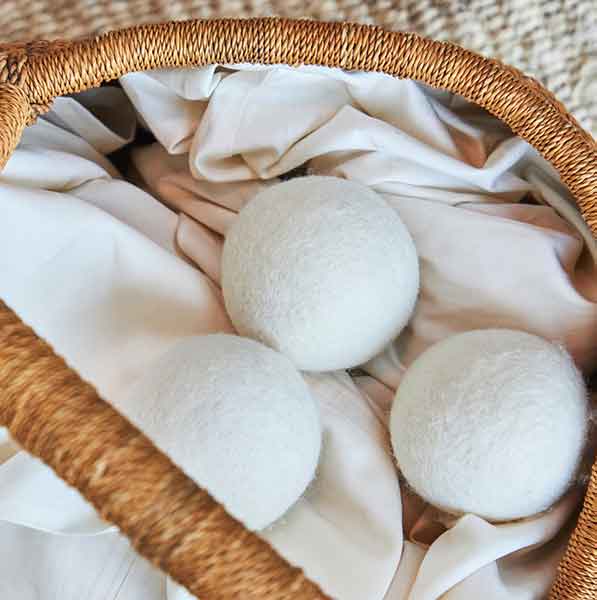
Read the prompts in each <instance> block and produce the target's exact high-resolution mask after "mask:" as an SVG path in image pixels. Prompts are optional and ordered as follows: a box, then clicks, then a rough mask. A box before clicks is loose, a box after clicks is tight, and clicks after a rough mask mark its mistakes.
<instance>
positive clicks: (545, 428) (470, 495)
mask: <svg viewBox="0 0 597 600" xmlns="http://www.w3.org/2000/svg"><path fill="white" fill-rule="evenodd" d="M588 416H589V415H588V399H587V391H586V389H585V385H584V383H583V380H582V377H581V375H580V374H579V372H578V371H577V369H576V367H575V366H574V363H573V362H572V359H571V358H570V356H569V355H568V354H567V352H566V351H565V350H564V349H562V348H561V347H560V346H557V345H555V344H552V343H551V342H548V341H546V340H544V339H542V338H539V337H536V336H534V335H530V334H527V333H523V332H519V331H510V330H505V329H502V330H499V329H493V330H485V331H470V332H467V333H462V334H459V335H455V336H453V337H450V338H448V339H446V340H444V341H442V342H440V343H438V344H436V345H435V346H432V347H431V348H430V349H428V350H427V351H426V352H425V353H423V354H422V355H421V356H420V357H419V358H418V359H417V360H416V361H415V362H414V363H413V364H412V365H411V367H410V368H409V369H408V370H407V371H406V373H405V375H404V378H403V379H402V382H401V384H400V387H399V388H398V392H397V394H396V399H395V401H394V405H393V407H392V414H391V422H390V429H391V434H392V444H393V447H394V452H395V455H396V459H397V462H398V465H399V467H400V469H401V471H402V473H403V475H404V477H405V478H406V480H407V481H408V483H409V484H410V485H411V486H412V488H413V489H414V490H415V491H416V492H417V493H418V494H419V495H420V496H422V497H423V498H424V499H425V500H427V501H428V502H429V503H431V504H433V505H435V506H437V507H439V508H441V509H443V510H446V511H448V512H451V513H456V514H463V513H474V514H477V515H479V516H481V517H484V518H486V519H488V520H490V521H504V520H510V519H517V518H521V517H527V516H530V515H533V514H536V513H539V512H541V511H543V510H545V509H547V508H549V507H550V506H551V505H552V504H554V503H555V502H556V501H557V500H558V499H559V498H560V497H561V496H562V495H563V494H564V493H565V492H566V490H567V489H568V487H569V486H570V484H571V483H572V481H573V480H574V478H575V476H576V473H577V469H578V467H579V463H580V460H581V456H582V454H583V449H584V446H585V439H586V436H587V427H588Z"/></svg>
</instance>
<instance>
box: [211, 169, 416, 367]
mask: <svg viewBox="0 0 597 600" xmlns="http://www.w3.org/2000/svg"><path fill="white" fill-rule="evenodd" d="M418 288H419V266H418V259H417V253H416V251H415V247H414V244H413V241H412V239H411V237H410V234H409V233H408V231H407V229H406V227H405V226H404V224H403V223H402V221H401V220H400V218H399V216H398V215H397V213H396V211H395V210H394V209H392V208H391V207H390V206H389V205H388V204H387V203H386V202H385V200H384V199H383V198H381V196H379V195H378V194H377V193H376V192H374V191H372V190H371V189H369V188H367V187H365V186H363V185H361V184H358V183H355V182H352V181H347V180H344V179H339V178H336V177H317V176H311V177H298V178H295V179H291V180H290V181H286V182H284V183H280V184H278V185H276V186H273V187H270V188H268V189H266V190H265V191H263V192H261V193H259V194H258V195H257V196H256V197H255V198H254V199H253V200H252V201H251V202H250V203H249V204H248V205H247V206H246V207H245V208H244V209H243V210H242V211H241V213H240V215H239V217H238V219H237V221H236V222H235V223H234V225H233V226H232V227H231V229H230V230H229V232H228V235H227V237H226V242H225V245H224V254H223V260H222V289H223V292H224V298H225V301H226V308H227V309H228V313H229V314H230V317H231V319H232V322H233V323H234V325H235V327H236V328H237V330H238V331H239V333H241V334H242V335H246V336H249V337H252V338H255V339H257V340H260V341H262V342H264V343H265V344H268V345H269V346H271V347H272V348H275V349H276V350H279V351H280V352H282V353H284V354H286V355H287V356H289V357H290V358H291V359H292V361H293V362H294V363H295V364H296V365H297V367H298V368H299V369H304V370H308V371H329V370H334V369H344V368H349V367H353V366H356V365H358V364H361V363H363V362H366V361H367V360H369V359H370V358H372V357H373V356H374V355H375V354H377V353H378V352H380V351H381V350H382V349H383V348H384V346H386V344H388V343H389V342H390V341H391V340H392V339H393V338H395V337H396V336H397V335H398V333H399V332H400V331H401V330H402V328H403V327H404V326H405V325H406V323H407V321H408V320H409V318H410V315H411V313H412V311H413V308H414V304H415V300H416V297H417V293H418Z"/></svg>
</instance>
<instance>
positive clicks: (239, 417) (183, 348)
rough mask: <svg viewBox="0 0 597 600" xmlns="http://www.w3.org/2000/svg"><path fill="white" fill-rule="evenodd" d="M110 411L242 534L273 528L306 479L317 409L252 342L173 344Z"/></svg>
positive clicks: (314, 447)
mask: <svg viewBox="0 0 597 600" xmlns="http://www.w3.org/2000/svg"><path fill="white" fill-rule="evenodd" d="M119 408H120V409H122V411H123V412H124V414H125V415H127V416H128V417H129V418H130V419H131V421H132V422H133V423H135V424H136V425H137V426H138V427H139V428H140V429H141V430H142V431H143V432H144V433H145V434H146V435H147V436H148V437H149V438H150V439H152V440H153V442H154V443H155V444H156V446H158V448H160V449H161V450H162V451H164V452H165V453H166V454H168V455H169V456H170V458H171V459H172V460H173V461H174V462H175V463H176V464H177V465H178V466H179V467H180V468H181V469H182V470H183V471H185V473H186V474H187V475H188V476H189V477H191V478H192V479H194V480H195V481H196V482H197V483H198V484H199V485H200V486H201V487H204V488H206V489H207V490H208V491H209V492H210V493H211V494H212V495H213V496H214V497H215V498H216V499H217V500H219V501H220V502H221V503H223V504H224V506H225V507H226V508H227V510H228V511H229V512H230V513H231V514H232V515H233V516H235V517H236V518H237V519H239V520H240V521H242V522H243V523H245V525H246V526H247V527H248V528H249V529H262V528H264V527H266V526H267V525H269V524H271V523H272V522H273V521H275V520H276V519H278V518H279V517H280V516H281V515H283V514H284V513H285V512H286V511H287V510H288V508H289V507H290V506H291V505H292V504H294V503H295V502H296V500H298V498H299V497H300V496H301V494H302V493H303V492H304V491H305V488H306V487H307V486H308V484H309V483H310V482H311V480H312V479H313V476H314V473H315V469H316V466H317V462H318V458H319V451H320V447H321V425H320V420H319V411H318V407H317V405H316V403H315V401H314V399H313V397H312V396H311V394H310V391H309V389H308V387H307V385H306V383H305V382H304V380H303V378H302V376H301V375H300V373H299V372H298V371H297V370H296V368H295V367H294V365H293V364H292V363H291V362H290V360H289V359H288V358H286V357H285V356H283V355H281V354H279V353H278V352H275V351H274V350H272V349H270V348H267V347H266V346H264V345H262V344H259V343H257V342H255V341H253V340H249V339H246V338H241V337H237V336H233V335H207V336H201V337H191V338H187V339H185V340H183V341H180V342H178V343H177V344H176V345H175V346H174V347H173V348H172V349H171V350H170V351H169V352H167V353H166V354H165V355H164V356H162V357H161V358H159V359H158V360H157V361H156V362H155V364H154V365H153V366H152V367H151V368H150V369H149V370H148V372H147V375H146V376H145V377H144V378H143V379H142V381H140V382H139V383H138V385H137V386H136V388H135V389H134V391H133V393H132V394H131V396H130V397H129V398H128V400H127V401H126V402H125V403H124V405H122V406H119Z"/></svg>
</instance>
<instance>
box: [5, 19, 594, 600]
mask: <svg viewBox="0 0 597 600" xmlns="http://www.w3.org/2000/svg"><path fill="white" fill-rule="evenodd" d="M246 62H250V63H266V64H276V63H286V64H290V65H297V64H301V63H307V64H316V65H325V66H328V67H341V68H344V69H358V70H368V71H383V72H385V73H388V74H390V75H394V76H398V77H407V78H412V79H416V80H419V81H422V82H425V83H427V84H430V85H432V86H436V87H439V88H443V89H446V90H449V91H451V92H454V93H457V94H460V95H461V96H463V97H465V98H466V99H468V100H470V101H472V102H475V103H477V104H479V105H480V106H482V107H484V108H486V109H487V110H489V111H490V112H491V113H493V114H494V115H496V116H497V117H499V118H500V119H502V120H503V121H504V122H505V123H506V124H507V125H509V126H510V127H511V128H512V130H513V131H514V132H515V133H517V134H518V135H520V136H521V137H522V138H524V139H525V140H527V141H528V142H529V143H531V144H532V145H533V146H535V148H537V150H538V151H539V152H540V153H541V154H542V155H543V156H544V157H545V158H546V159H547V160H548V161H550V162H551V163H552V164H553V166H554V167H555V168H556V169H557V170H558V172H559V173H560V176H561V178H562V180H563V181H564V183H566V184H567V185H568V187H569V189H570V190H571V192H572V194H573V195H574V196H575V198H576V201H577V203H578V206H579V208H580V210H581V212H582V214H583V216H584V218H585V220H586V221H587V223H588V224H589V226H590V227H591V229H592V231H593V233H594V234H595V235H597V144H596V143H595V141H594V140H593V139H592V138H591V137H590V136H589V135H588V134H587V133H585V132H584V131H583V130H582V129H581V128H580V127H579V125H578V124H577V123H576V121H575V120H574V119H573V118H572V117H571V116H570V115H569V114H568V113H567V112H566V110H565V108H564V107H563V106H562V105H561V104H559V103H558V102H557V101H556V100H555V98H554V97H553V96H552V95H551V94H550V93H549V92H547V91H546V90H545V89H544V88H542V87H541V85H540V84H538V83H537V82H536V81H534V80H532V79H530V78H528V77H525V76H524V75H523V74H522V73H520V72H518V71H516V70H514V69H512V68H509V67H506V66H504V65H502V64H501V63H499V62H497V61H494V60H488V59H485V58H482V57H481V56H479V55H477V54H474V53H471V52H469V51H466V50H463V49H462V48H460V47H458V46H455V45H452V44H447V43H439V42H434V41H431V40H427V39H424V38H421V37H419V36H417V35H414V34H406V33H399V32H390V31H386V30H384V29H381V28H378V27H368V26H364V25H355V24H349V23H321V22H314V21H291V20H280V19H254V20H214V21H189V22H179V23H167V24H163V25H149V26H144V27H138V28H132V29H125V30H122V31H117V32H112V33H108V34H106V35H102V36H99V37H95V38H90V39H83V40H80V41H75V42H52V43H47V42H34V43H31V44H19V45H13V46H4V47H2V46H0V167H1V166H2V165H4V164H5V162H6V160H7V159H8V157H9V156H10V154H11V152H12V151H13V150H14V148H15V146H16V144H17V143H18V141H19V137H20V135H21V133H22V131H23V128H24V127H25V126H26V125H27V124H29V123H31V122H33V121H34V120H35V118H36V117H37V116H38V115H39V114H40V113H42V112H43V111H45V110H47V108H48V106H49V105H50V103H51V102H52V101H53V99H54V98H56V97H57V96H60V95H63V94H68V93H73V92H78V91H81V90H84V89H87V88H90V87H93V86H97V85H99V84H101V83H102V82H105V81H109V80H112V79H116V78H118V77H120V76H121V75H124V74H125V73H128V72H130V71H142V70H146V69H154V68H160V67H185V66H191V65H205V64H209V63H219V64H234V63H246ZM0 424H2V425H4V426H6V427H8V428H9V430H10V432H11V434H12V436H13V437H14V439H15V440H17V441H18V442H19V443H20V444H21V446H22V447H23V448H24V449H26V450H27V451H29V452H30V453H32V454H34V455H35V456H38V457H39V458H41V459H42V460H43V461H44V462H46V463H47V464H48V465H49V466H50V467H52V468H53V469H54V470H55V471H56V473H57V474H58V475H59V476H60V477H62V478H63V479H64V480H65V481H66V482H68V483H69V484H71V485H72V486H74V487H76V488H77V489H78V490H79V491H80V492H81V493H82V494H83V496H85V497H86V498H87V499H88V500H89V501H90V502H91V503H92V504H93V505H94V506H95V507H96V509H97V510H98V512H99V513H100V514H101V516H102V517H103V518H104V519H106V520H108V521H111V522H113V523H115V524H116V525H118V526H119V527H120V529H121V530H122V531H123V532H124V533H125V534H126V535H127V536H128V537H129V538H130V540H131V542H132V544H133V545H134V546H135V548H136V549H137V550H138V552H139V553H140V554H142V555H143V556H145V557H147V558H148V559H149V560H151V561H152V562H153V563H155V564H156V565H157V566H159V567H160V568H161V569H163V570H164V571H166V572H167V573H169V574H170V575H171V576H172V577H173V578H174V579H175V580H177V581H178V582H180V583H182V584H183V585H185V586H186V587H187V588H188V589H189V590H190V591H191V592H192V593H194V594H195V595H197V596H199V597H200V598H201V599H202V600H224V599H226V600H232V599H235V600H236V599H239V598H242V599H243V600H257V599H260V600H314V599H317V600H321V599H324V598H326V596H325V594H324V593H323V592H322V591H321V590H320V589H319V588H318V587H317V586H316V585H314V584H313V583H311V582H310V581H309V580H308V579H306V577H305V576H304V575H303V574H302V572H301V571H300V570H298V569H296V568H294V567H291V566H290V565H289V564H287V563H286V561H285V560H284V559H282V558H281V557H280V556H278V555H277V554H276V553H275V551H274V550H273V549H272V548H271V547H270V546H268V544H267V543H266V542H264V541H263V540H261V539H260V538H259V537H257V536H256V535H254V534H252V533H250V532H248V531H247V530H245V529H244V527H243V526H242V525H241V524H240V523H238V522H237V521H235V520H234V519H233V518H232V517H230V516H229V515H228V514H227V513H226V512H225V510H224V509H223V508H222V507H221V506H220V505H218V503H217V502H215V501H214V500H213V499H212V498H211V497H210V496H209V495H208V494H207V493H206V492H205V491H204V490H202V489H200V488H199V487H198V486H197V485H196V484H195V483H193V482H192V481H191V480H190V479H188V478H187V477H186V476H185V475H184V474H183V473H182V472H181V471H180V470H179V469H177V468H176V467H175V466H174V465H173V464H172V462H171V461H170V460H169V459H168V458H167V457H165V456H164V455H163V454H162V453H160V452H159V451H158V450H157V449H156V448H155V447H154V446H153V444H152V443H151V442H150V441H149V440H148V439H147V438H146V437H145V436H143V435H142V434H141V433H140V432H139V431H138V430H137V429H136V428H135V427H133V426H132V425H131V424H130V423H128V422H127V421H126V420H125V419H124V418H123V417H121V416H120V415H119V414H118V413H117V412H116V411H115V410H114V409H113V408H111V407H110V405H109V404H107V403H106V402H105V401H103V400H102V399H101V398H100V397H99V396H98V394H97V393H96V391H95V390H94V389H93V388H92V387H91V386H90V385H89V384H87V383H85V382H84V381H82V380H81V379H80V377H79V376H78V375H77V373H75V372H74V371H73V370H72V369H70V368H69V367H68V366H67V365H66V363H65V362H64V361H63V360H62V359H61V358H59V357H57V356H56V355H55V354H54V352H53V351H52V349H51V348H50V347H49V346H48V344H46V343H45V342H44V341H42V340H41V339H40V338H38V337H37V336H36V334H35V333H34V332H33V331H32V330H31V329H30V328H29V327H27V326H26V325H25V324H23V323H22V322H21V321H20V319H19V318H18V317H17V316H16V315H15V313H14V312H13V311H11V309H10V308H9V307H7V306H6V305H5V304H3V303H2V302H1V301H0ZM164 515H165V516H164ZM596 597H597V466H594V467H593V471H592V475H591V478H590V482H589V486H588V490H587V494H586V498H585V502H584V507H583V509H582V512H581V514H580V517H579V520H578V523H577V525H576V529H575V530H574V533H573V534H572V536H571V539H570V542H569V545H568V549H567V551H566V554H565V556H564V558H563V560H562V562H561V564H560V567H559V571H558V575H557V578H556V581H555V583H554V586H553V588H552V591H551V598H557V599H561V600H563V599H565V598H570V599H574V600H581V599H582V600H584V599H587V600H588V599H589V598H596ZM363 600H367V599H363Z"/></svg>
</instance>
